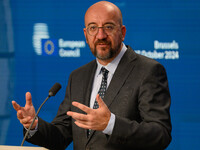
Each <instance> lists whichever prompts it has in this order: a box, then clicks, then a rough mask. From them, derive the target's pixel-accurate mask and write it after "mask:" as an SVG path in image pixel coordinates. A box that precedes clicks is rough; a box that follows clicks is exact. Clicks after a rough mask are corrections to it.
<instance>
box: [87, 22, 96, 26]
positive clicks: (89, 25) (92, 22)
mask: <svg viewBox="0 0 200 150" xmlns="http://www.w3.org/2000/svg"><path fill="white" fill-rule="evenodd" d="M91 24H96V23H95V22H90V23H88V25H87V26H90V25H91Z"/></svg>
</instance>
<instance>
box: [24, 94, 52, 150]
mask: <svg viewBox="0 0 200 150" xmlns="http://www.w3.org/2000/svg"><path fill="white" fill-rule="evenodd" d="M50 97H51V96H50V94H49V96H48V97H47V98H46V99H45V100H44V102H43V103H42V104H41V105H40V107H39V108H38V110H37V113H36V114H35V117H34V118H33V121H32V123H31V125H30V126H29V128H28V130H27V131H26V134H25V135H24V138H23V141H22V143H21V146H23V145H24V142H25V140H26V137H27V136H28V133H29V132H30V130H31V127H32V126H33V123H34V122H35V119H36V117H37V116H38V114H39V112H40V109H41V108H42V106H43V105H44V104H45V103H46V101H47V100H48V99H49V98H50Z"/></svg>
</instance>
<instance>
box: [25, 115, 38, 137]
mask: <svg viewBox="0 0 200 150" xmlns="http://www.w3.org/2000/svg"><path fill="white" fill-rule="evenodd" d="M36 120H38V118H36ZM24 128H25V127H24ZM25 129H26V131H27V130H28V129H27V128H25ZM37 130H38V123H37V124H36V127H35V129H33V130H30V131H29V133H28V138H31V137H32V136H33V135H34V134H35V133H36V132H37Z"/></svg>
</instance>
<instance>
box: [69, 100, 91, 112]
mask: <svg viewBox="0 0 200 150" xmlns="http://www.w3.org/2000/svg"><path fill="white" fill-rule="evenodd" d="M72 105H74V106H75V107H77V108H79V109H81V110H82V111H84V112H86V113H87V114H88V113H90V111H91V108H89V107H87V106H85V105H83V104H81V103H78V102H72Z"/></svg>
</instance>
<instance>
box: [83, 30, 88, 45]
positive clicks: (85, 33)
mask: <svg viewBox="0 0 200 150" xmlns="http://www.w3.org/2000/svg"><path fill="white" fill-rule="evenodd" d="M83 32H84V35H85V40H86V43H88V38H87V29H86V28H83Z"/></svg>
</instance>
